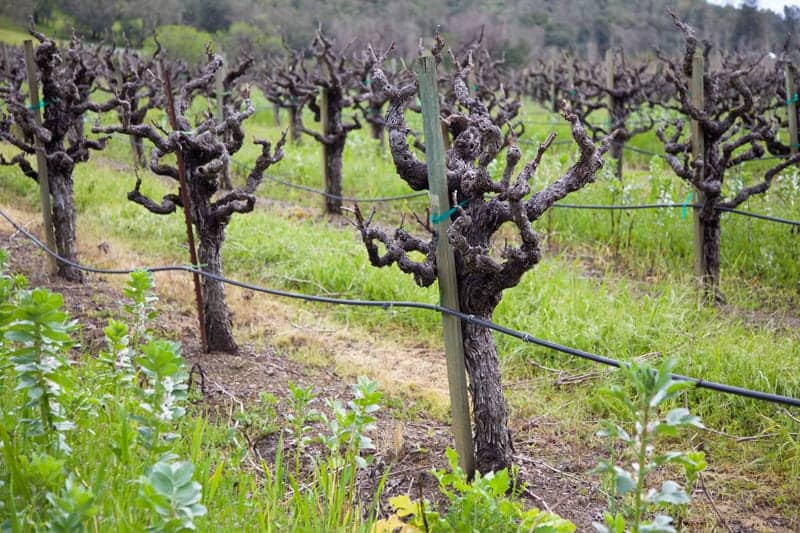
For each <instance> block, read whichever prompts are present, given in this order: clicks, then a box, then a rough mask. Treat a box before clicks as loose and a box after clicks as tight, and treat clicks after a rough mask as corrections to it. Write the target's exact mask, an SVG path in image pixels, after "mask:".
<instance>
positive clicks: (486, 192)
mask: <svg viewBox="0 0 800 533" xmlns="http://www.w3.org/2000/svg"><path fill="white" fill-rule="evenodd" d="M443 46H444V43H443V42H441V41H438V42H437V48H435V49H434V53H438V51H440V50H442V48H443ZM386 53H388V51H387V52H385V53H384V54H382V55H381V56H375V65H376V66H375V68H374V69H373V73H372V80H373V84H375V85H376V86H377V88H378V90H381V91H384V92H386V93H387V94H388V96H389V106H388V112H387V116H386V127H387V129H388V132H389V143H390V149H391V153H392V158H393V160H394V164H395V169H396V171H397V173H398V174H399V176H400V178H401V179H403V180H404V181H405V182H406V183H407V184H408V185H409V186H410V187H411V188H413V189H415V190H423V189H427V188H428V175H427V168H426V165H425V163H424V162H422V161H419V160H417V159H416V156H415V154H414V153H413V152H412V151H411V149H410V147H409V146H408V142H407V140H406V136H407V134H408V131H409V130H408V126H407V125H406V122H405V118H404V110H405V108H406V107H407V106H408V105H409V101H410V100H411V99H412V98H413V96H414V95H415V93H416V89H417V87H416V80H412V81H411V82H410V83H409V84H407V85H404V86H400V87H395V86H394V85H392V84H391V83H389V81H388V79H387V78H386V76H385V75H384V73H383V71H382V69H381V68H380V64H381V62H382V60H383V59H384V58H385V54H386ZM451 54H452V52H451ZM451 63H452V64H454V65H460V67H459V68H457V69H456V71H455V74H454V76H453V79H452V83H453V92H454V94H455V97H456V101H457V104H458V105H457V107H456V106H454V108H453V109H452V110H451V114H450V115H449V116H448V119H447V120H448V123H449V129H450V131H451V132H452V133H454V139H453V143H452V146H451V148H450V149H449V150H448V151H447V157H446V165H447V170H446V175H447V182H448V190H449V192H450V193H451V195H452V206H453V207H452V210H453V212H452V215H451V220H452V223H451V225H450V227H449V229H448V232H447V234H446V235H441V234H440V232H439V231H438V225H436V226H434V225H432V224H431V222H429V221H427V220H422V219H421V218H419V217H418V218H417V220H418V221H419V222H420V224H421V227H422V229H423V231H425V232H426V233H427V235H428V238H427V239H425V238H422V237H417V236H414V235H412V234H411V233H410V232H409V231H407V230H406V229H405V228H403V227H400V228H398V229H396V230H395V231H394V233H393V234H391V235H390V234H388V233H387V232H385V231H384V230H383V229H381V228H379V227H377V226H375V225H373V224H372V218H373V216H372V215H370V217H368V218H365V217H364V216H363V215H362V213H361V211H360V209H359V208H358V206H356V208H355V216H356V221H355V225H356V227H357V228H358V229H359V231H360V233H361V237H362V240H363V242H364V244H365V246H366V248H367V253H368V256H369V259H370V262H371V263H372V264H373V265H374V266H378V267H385V266H389V265H394V264H396V265H397V266H398V267H399V268H400V270H401V271H403V272H406V273H409V274H412V275H413V276H414V280H415V282H416V283H417V284H418V285H420V286H429V285H431V284H432V283H433V282H434V281H435V280H436V277H437V271H436V255H435V250H436V241H437V239H440V238H446V239H448V241H449V243H450V245H451V246H452V247H453V253H454V258H455V262H456V279H457V283H458V291H459V293H458V294H459V305H460V309H461V311H462V312H464V313H467V314H471V315H474V316H476V317H478V318H482V319H485V320H491V319H492V314H493V312H494V309H495V308H496V306H497V305H498V304H499V303H500V300H501V298H502V294H503V291H504V290H505V289H508V288H511V287H514V286H515V285H517V284H518V283H519V281H520V279H521V278H522V276H523V275H524V274H525V273H526V272H527V271H529V270H530V269H531V268H533V266H534V265H535V264H536V263H538V261H539V260H540V258H541V251H540V241H539V236H538V235H537V234H536V232H535V231H533V229H532V227H531V222H532V221H534V220H537V219H538V218H539V217H541V216H542V214H544V212H545V211H546V210H547V209H549V208H550V207H551V206H552V205H553V204H554V203H555V202H556V201H558V200H560V199H561V198H563V197H565V196H566V195H567V194H569V193H570V192H573V191H575V190H578V189H580V188H581V187H583V186H585V185H586V184H588V183H590V182H591V181H593V180H594V176H595V174H596V172H597V171H598V170H599V169H600V167H601V166H602V164H603V160H602V155H603V154H604V153H605V152H606V151H607V150H608V147H609V144H610V142H611V141H612V139H613V138H614V134H611V135H609V136H607V137H606V138H604V139H603V140H602V141H601V142H600V144H599V146H595V144H594V143H593V142H592V141H591V139H590V138H589V137H588V135H587V133H586V130H585V129H584V127H583V125H582V124H581V122H580V120H579V119H578V117H577V116H576V115H575V114H573V113H571V112H569V111H568V110H564V111H563V113H564V117H565V118H566V119H567V120H568V121H569V123H570V124H571V126H572V136H573V139H574V140H575V142H576V143H577V144H578V147H579V150H580V156H579V159H578V161H577V162H576V163H575V164H574V165H573V166H572V167H571V168H570V169H569V170H568V171H567V172H566V173H565V174H564V175H563V176H561V177H560V178H558V179H557V180H555V181H554V182H553V183H551V184H550V185H549V186H547V187H545V188H544V189H542V190H541V191H538V192H536V193H533V194H531V193H532V191H531V188H530V180H531V178H532V177H533V174H534V173H535V172H536V169H537V168H538V167H539V164H540V161H541V159H542V157H543V155H544V153H545V151H546V150H547V148H548V147H549V146H550V145H551V143H552V142H553V139H554V137H555V135H551V136H550V137H549V138H548V139H547V140H546V141H545V142H544V143H543V144H542V145H540V146H539V149H538V151H537V153H536V155H535V157H534V158H533V160H532V161H530V162H528V163H527V164H525V165H524V166H523V168H522V169H521V170H520V171H519V172H516V168H517V166H518V163H519V161H520V159H521V157H522V152H521V151H520V149H519V148H518V147H517V146H516V144H514V143H513V141H512V142H511V144H507V138H506V137H505V136H504V135H503V133H502V131H501V130H500V128H499V127H498V126H497V125H496V124H495V123H494V122H493V120H492V117H491V116H490V114H489V112H488V109H487V106H486V105H485V104H484V102H482V101H481V100H480V99H478V98H476V97H474V95H473V94H472V93H471V92H470V89H469V88H468V86H467V83H466V80H467V78H468V75H469V71H470V68H471V64H472V63H471V60H470V58H469V57H468V58H467V60H466V61H463V62H459V61H456V60H455V57H452V61H451ZM512 139H513V137H512ZM505 147H507V148H505ZM504 148H505V170H504V172H503V174H502V177H501V178H500V179H499V180H495V179H493V178H492V174H491V172H490V171H489V165H490V164H491V163H492V162H493V161H494V160H495V159H499V158H501V152H502V151H503V150H504ZM515 173H516V174H515ZM447 207H449V206H442V207H441V211H445V210H446V209H447ZM373 215H374V212H373ZM504 224H511V225H513V226H514V227H515V228H516V230H517V232H518V241H519V242H518V244H516V245H513V244H506V245H505V246H504V247H503V248H502V249H499V250H498V249H497V246H496V244H495V242H494V241H495V238H496V236H497V232H498V231H499V230H500V228H501V226H503V225H504ZM379 244H381V245H382V246H379ZM412 254H413V255H412ZM419 254H421V256H422V258H423V259H419ZM414 255H416V256H417V258H416V259H415V258H414ZM462 337H463V341H464V342H463V344H464V357H465V363H466V368H467V374H468V376H469V390H470V393H471V398H472V411H473V415H474V434H475V438H474V441H475V446H476V450H475V452H476V466H477V468H478V469H479V470H480V471H482V472H488V471H494V470H499V469H502V468H506V467H509V466H511V464H512V462H513V443H512V442H513V441H512V438H511V434H510V430H509V423H508V412H507V408H506V404H505V399H504V396H503V388H502V379H501V367H500V358H499V354H498V353H497V346H496V344H495V342H494V337H493V335H492V333H491V331H489V330H488V329H486V328H485V327H483V326H478V325H476V324H473V323H470V322H467V321H462Z"/></svg>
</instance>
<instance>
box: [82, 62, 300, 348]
mask: <svg viewBox="0 0 800 533" xmlns="http://www.w3.org/2000/svg"><path fill="white" fill-rule="evenodd" d="M221 66H222V58H221V57H220V56H213V57H210V61H209V63H208V65H206V68H205V69H204V70H203V72H202V74H201V75H200V76H199V77H197V78H194V79H192V80H189V81H188V82H187V83H186V84H184V85H183V86H182V87H180V89H179V94H178V97H177V98H176V103H175V112H176V118H177V126H178V131H173V132H166V131H163V130H161V131H159V129H157V128H156V127H154V126H152V125H149V124H132V123H130V122H128V121H126V120H123V122H122V124H121V125H117V126H108V127H101V126H95V128H94V131H96V132H102V133H123V134H126V135H131V136H134V137H141V138H144V139H148V140H149V141H150V142H152V143H153V145H154V148H153V151H152V154H151V156H150V169H151V170H152V171H153V172H154V173H155V174H157V175H159V176H166V177H168V178H171V179H172V180H174V182H175V183H176V184H177V183H178V181H179V176H178V170H177V168H176V167H174V166H172V165H171V164H169V163H166V162H164V161H162V160H163V159H164V158H168V157H169V156H172V155H174V154H176V153H177V152H180V153H181V154H182V157H183V161H184V165H185V167H186V181H187V185H188V188H189V191H188V192H189V199H190V203H191V215H192V223H193V224H194V227H195V229H196V231H197V236H198V260H199V261H200V264H201V268H202V269H203V270H204V271H205V272H208V273H210V274H214V275H216V276H221V275H222V274H223V268H222V244H223V241H224V240H225V228H226V227H227V225H228V223H229V222H230V220H231V217H232V216H233V215H234V214H235V213H249V212H250V211H252V210H253V207H254V206H255V201H256V197H255V191H256V189H257V188H258V187H259V185H260V184H261V182H262V180H263V178H264V172H265V171H266V170H267V168H269V167H270V166H272V165H274V164H275V163H277V162H278V161H280V159H281V158H282V157H283V145H284V142H285V134H284V136H283V137H281V139H280V141H279V142H278V143H277V145H276V146H275V149H274V150H272V147H271V143H270V142H269V141H261V140H256V141H255V143H256V144H258V145H260V146H261V148H262V150H261V155H260V156H259V157H258V159H257V160H256V163H255V166H254V168H253V169H252V171H251V172H250V174H249V175H248V177H247V182H246V184H245V186H244V187H242V188H239V189H234V190H232V191H229V192H226V193H225V194H223V195H222V196H219V197H217V196H216V194H217V192H218V191H219V189H220V177H221V173H222V169H223V168H224V165H225V162H226V161H228V160H230V157H231V155H232V154H234V153H236V152H237V151H238V150H239V149H240V148H241V147H242V144H243V142H244V138H245V134H244V131H243V129H242V122H243V121H244V120H245V119H247V118H248V117H250V116H251V115H252V114H253V113H254V112H255V107H254V106H253V104H252V102H251V101H250V99H249V97H246V99H245V101H244V109H243V110H239V109H235V108H233V107H228V109H227V110H226V113H225V119H224V120H223V121H222V122H217V121H216V120H215V119H214V118H212V117H210V116H208V117H207V118H205V119H204V120H202V121H201V122H200V123H199V124H196V125H194V126H192V124H191V123H190V122H189V120H188V119H187V118H186V115H187V113H188V110H189V106H190V103H191V100H192V96H193V95H194V94H195V93H196V92H198V91H200V90H202V89H203V88H204V87H207V86H208V85H209V84H213V83H214V77H215V73H216V71H217V69H219V68H220V67H221ZM176 186H177V185H176ZM140 187H141V179H140V178H137V180H136V184H135V186H134V188H133V190H132V191H131V192H129V193H128V200H130V201H132V202H134V203H137V204H139V205H141V206H143V207H145V208H146V209H147V210H149V211H150V212H152V213H156V214H160V215H168V214H171V213H174V212H175V211H176V209H177V208H178V207H182V204H181V199H180V195H179V194H178V193H177V192H176V193H171V194H167V195H166V196H164V197H163V198H162V200H161V201H160V202H157V201H155V200H153V199H151V198H148V197H147V196H145V195H144V194H142V192H141V190H140ZM202 284H203V306H204V310H205V325H206V332H207V335H208V347H209V349H210V350H212V351H221V352H227V353H235V352H236V351H237V350H238V346H237V344H236V340H235V339H234V337H233V332H232V324H231V316H230V311H229V309H228V306H227V303H226V301H225V286H224V284H223V283H222V282H220V281H217V280H214V279H211V278H208V277H203V282H202Z"/></svg>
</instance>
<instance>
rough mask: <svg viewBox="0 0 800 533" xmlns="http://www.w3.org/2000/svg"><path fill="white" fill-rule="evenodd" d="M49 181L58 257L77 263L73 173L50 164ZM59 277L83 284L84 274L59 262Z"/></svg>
mask: <svg viewBox="0 0 800 533" xmlns="http://www.w3.org/2000/svg"><path fill="white" fill-rule="evenodd" d="M48 173H49V176H48V181H49V182H50V194H51V200H52V204H53V207H52V208H53V227H54V231H55V237H56V248H57V251H58V255H60V256H61V257H63V258H65V259H68V260H70V261H73V262H76V261H77V259H78V245H77V242H76V238H75V235H76V234H77V232H76V231H75V227H76V217H75V202H74V201H73V192H72V189H73V181H72V172H71V171H67V172H65V171H64V169H61V168H58V166H57V165H52V164H48ZM58 275H59V277H61V278H64V279H66V280H68V281H75V282H79V283H80V282H83V281H84V279H85V276H84V274H83V272H82V271H81V270H79V269H77V268H75V267H73V266H70V265H67V264H66V263H63V262H61V261H59V262H58Z"/></svg>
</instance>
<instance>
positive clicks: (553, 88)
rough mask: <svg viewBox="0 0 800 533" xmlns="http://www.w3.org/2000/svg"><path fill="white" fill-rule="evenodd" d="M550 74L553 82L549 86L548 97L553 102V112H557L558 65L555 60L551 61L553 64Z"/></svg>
mask: <svg viewBox="0 0 800 533" xmlns="http://www.w3.org/2000/svg"><path fill="white" fill-rule="evenodd" d="M550 76H552V79H553V84H552V86H551V87H550V91H551V92H550V99H551V101H552V104H553V113H558V79H557V78H558V66H557V62H556V61H553V65H552V67H551V68H550Z"/></svg>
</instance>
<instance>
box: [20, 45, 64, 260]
mask: <svg viewBox="0 0 800 533" xmlns="http://www.w3.org/2000/svg"><path fill="white" fill-rule="evenodd" d="M25 66H26V67H27V69H28V91H29V93H30V100H31V111H32V114H33V120H34V122H36V125H37V126H41V125H42V114H41V108H42V104H41V103H40V102H39V79H38V78H37V77H36V63H35V62H34V60H33V41H32V40H30V39H28V40H26V41H25ZM46 103H47V102H45V104H46ZM33 142H34V146H35V147H36V175H37V176H38V178H39V199H40V201H41V203H42V223H43V224H44V237H45V241H46V242H47V247H48V248H50V250H52V251H53V252H55V251H56V234H55V230H54V229H53V207H52V205H51V203H50V179H49V178H48V175H47V157H46V156H45V153H44V146H42V141H41V140H40V139H39V137H38V136H36V135H34V136H33ZM47 258H48V262H49V264H50V273H51V274H52V275H55V274H56V273H58V261H57V260H56V258H55V257H53V256H51V255H49V254H48V255H47Z"/></svg>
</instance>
